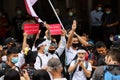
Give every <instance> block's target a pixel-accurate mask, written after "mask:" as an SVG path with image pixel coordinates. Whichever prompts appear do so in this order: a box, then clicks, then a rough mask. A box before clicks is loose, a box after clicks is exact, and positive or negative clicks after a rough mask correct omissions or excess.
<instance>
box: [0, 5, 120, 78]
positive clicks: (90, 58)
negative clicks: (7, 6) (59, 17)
mask: <svg viewBox="0 0 120 80" xmlns="http://www.w3.org/2000/svg"><path fill="white" fill-rule="evenodd" d="M103 8H104V9H103ZM16 14H17V16H15V17H14V19H13V23H14V25H12V24H10V23H9V21H8V18H7V15H6V14H4V13H0V44H1V45H0V80H102V78H103V74H102V73H103V72H104V68H103V67H104V66H105V65H107V69H108V68H109V69H111V73H112V74H116V75H117V74H120V66H119V65H120V35H119V31H118V26H119V20H118V18H117V17H116V15H114V14H113V13H112V7H111V6H110V5H107V6H105V7H103V5H102V4H97V6H96V8H95V10H93V11H91V13H90V15H91V27H92V34H91V38H90V34H88V33H86V32H83V33H77V32H76V30H77V29H78V28H77V27H78V25H79V24H78V23H77V20H74V19H72V24H71V23H70V24H69V26H68V27H67V31H66V30H62V34H61V35H58V36H53V35H51V34H50V26H49V24H47V23H46V22H44V23H41V29H40V30H39V32H38V33H37V34H36V35H29V34H27V33H25V32H24V31H23V27H24V26H23V24H25V23H37V22H36V21H35V19H33V18H30V17H29V16H26V17H23V16H22V12H21V10H19V9H18V10H17V13H16ZM69 16H70V17H72V16H73V13H72V11H71V10H70V11H69ZM13 26H14V27H13ZM11 29H12V32H11ZM111 67H112V68H111Z"/></svg>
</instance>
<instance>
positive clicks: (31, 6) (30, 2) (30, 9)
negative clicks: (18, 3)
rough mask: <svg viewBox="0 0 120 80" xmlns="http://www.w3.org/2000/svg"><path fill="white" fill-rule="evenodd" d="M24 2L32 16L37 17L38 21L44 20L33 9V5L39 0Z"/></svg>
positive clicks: (26, 0) (25, 0)
mask: <svg viewBox="0 0 120 80" xmlns="http://www.w3.org/2000/svg"><path fill="white" fill-rule="evenodd" d="M24 2H25V6H26V9H27V12H28V14H29V15H31V16H32V17H35V19H37V21H38V22H43V21H42V20H41V19H40V18H38V15H37V14H36V12H35V11H34V9H33V5H34V4H35V3H36V2H37V0H24Z"/></svg>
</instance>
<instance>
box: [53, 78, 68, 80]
mask: <svg viewBox="0 0 120 80" xmlns="http://www.w3.org/2000/svg"><path fill="white" fill-rule="evenodd" d="M54 80H67V79H66V78H57V79H54Z"/></svg>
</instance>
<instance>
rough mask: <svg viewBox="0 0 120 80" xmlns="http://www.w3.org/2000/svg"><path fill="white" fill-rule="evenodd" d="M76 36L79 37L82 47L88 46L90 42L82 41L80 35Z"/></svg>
mask: <svg viewBox="0 0 120 80" xmlns="http://www.w3.org/2000/svg"><path fill="white" fill-rule="evenodd" d="M76 36H77V37H78V39H79V41H80V42H81V44H82V45H84V46H88V42H87V41H85V40H84V39H82V37H81V36H79V35H77V34H76Z"/></svg>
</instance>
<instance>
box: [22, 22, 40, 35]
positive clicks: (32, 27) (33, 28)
mask: <svg viewBox="0 0 120 80" xmlns="http://www.w3.org/2000/svg"><path fill="white" fill-rule="evenodd" d="M38 31H39V24H30V23H28V24H24V32H26V33H27V34H37V33H38Z"/></svg>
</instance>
